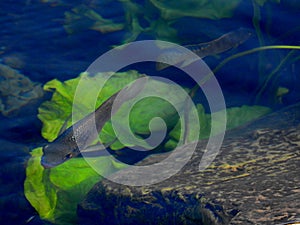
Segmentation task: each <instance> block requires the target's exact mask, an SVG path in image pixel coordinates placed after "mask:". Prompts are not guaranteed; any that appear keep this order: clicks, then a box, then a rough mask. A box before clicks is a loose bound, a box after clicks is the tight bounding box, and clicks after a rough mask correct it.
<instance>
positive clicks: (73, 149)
mask: <svg viewBox="0 0 300 225" xmlns="http://www.w3.org/2000/svg"><path fill="white" fill-rule="evenodd" d="M144 84H145V83H142V84H141V82H137V81H136V82H135V83H134V84H133V85H131V86H130V87H128V88H127V91H126V96H125V98H124V97H123V96H122V98H121V100H122V102H124V101H126V100H128V99H131V98H134V97H135V96H136V95H137V94H138V93H139V92H140V91H141V89H142V88H143V87H144ZM119 93H120V91H119V92H117V93H115V94H114V95H112V96H111V97H110V98H109V99H107V100H106V101H105V102H104V103H103V104H102V105H100V106H99V107H98V108H97V109H96V110H95V111H94V112H92V113H90V114H88V115H87V116H86V117H84V118H83V119H81V120H80V121H78V122H77V123H75V124H74V125H72V126H71V127H69V128H68V129H66V130H65V131H64V132H63V133H62V134H61V135H59V136H58V137H57V138H56V139H55V140H54V141H53V142H51V143H48V144H47V145H45V146H44V147H43V156H42V159H41V164H42V166H43V167H45V168H51V167H54V166H57V165H59V164H62V163H63V162H65V161H67V160H69V159H71V158H74V157H76V156H78V155H79V154H80V151H86V152H90V151H96V148H95V146H91V148H88V147H89V146H90V144H91V143H92V142H93V141H95V140H96V139H97V137H98V133H99V132H100V131H101V129H102V128H103V126H104V124H105V123H106V122H107V121H108V120H109V119H110V118H111V112H112V106H113V104H114V102H115V99H116V97H117V95H118V94H119ZM118 105H119V106H120V105H121V104H118ZM94 122H96V124H94ZM93 126H96V130H97V133H94V132H93V130H92V129H91V127H93ZM102 147H103V146H102ZM98 150H99V149H98ZM104 154H105V153H104ZM91 155H92V154H91Z"/></svg>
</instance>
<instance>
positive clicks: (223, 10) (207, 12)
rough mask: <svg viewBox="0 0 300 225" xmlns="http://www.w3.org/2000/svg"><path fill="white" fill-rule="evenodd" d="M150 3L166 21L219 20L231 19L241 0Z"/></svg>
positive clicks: (193, 0) (154, 1)
mask: <svg viewBox="0 0 300 225" xmlns="http://www.w3.org/2000/svg"><path fill="white" fill-rule="evenodd" d="M150 2H151V3H152V4H153V5H154V6H155V7H157V8H158V9H159V10H160V12H161V16H162V18H164V19H166V20H173V19H178V18H180V17H184V16H190V17H197V18H207V19H221V18H229V17H231V16H232V15H233V12H234V9H235V8H236V7H237V6H238V4H239V3H240V2H241V0H231V1H226V0H187V1H176V0H163V1H161V0H150Z"/></svg>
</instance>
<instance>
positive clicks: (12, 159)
mask: <svg viewBox="0 0 300 225" xmlns="http://www.w3.org/2000/svg"><path fill="white" fill-rule="evenodd" d="M0 146H1V148H0V184H1V185H0V224H25V221H26V220H27V219H28V218H29V217H30V216H32V215H34V214H35V211H34V209H33V207H31V205H30V204H29V202H28V201H27V200H26V198H25V196H24V189H23V182H24V179H25V164H26V161H27V160H28V158H29V157H30V154H29V148H28V147H27V146H26V145H22V144H16V143H13V142H9V141H6V140H3V139H0Z"/></svg>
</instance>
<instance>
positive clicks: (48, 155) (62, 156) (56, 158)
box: [41, 141, 79, 168]
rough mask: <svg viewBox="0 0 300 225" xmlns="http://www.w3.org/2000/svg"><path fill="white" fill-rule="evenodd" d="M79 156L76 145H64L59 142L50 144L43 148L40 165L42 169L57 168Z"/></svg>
mask: <svg viewBox="0 0 300 225" xmlns="http://www.w3.org/2000/svg"><path fill="white" fill-rule="evenodd" d="M78 154H79V150H78V147H77V145H72V146H70V145H66V144H64V143H60V142H56V141H54V142H51V143H49V144H47V145H45V146H44V147H43V156H42V159H41V165H42V166H43V167H44V168H52V167H55V166H58V165H60V164H62V163H64V162H66V161H67V160H69V159H71V158H73V157H76V156H77V155H78Z"/></svg>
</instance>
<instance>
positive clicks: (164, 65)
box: [156, 62, 170, 71]
mask: <svg viewBox="0 0 300 225" xmlns="http://www.w3.org/2000/svg"><path fill="white" fill-rule="evenodd" d="M168 67H170V65H169V64H167V63H161V62H158V63H156V70H157V71H160V70H164V69H166V68H168Z"/></svg>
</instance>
